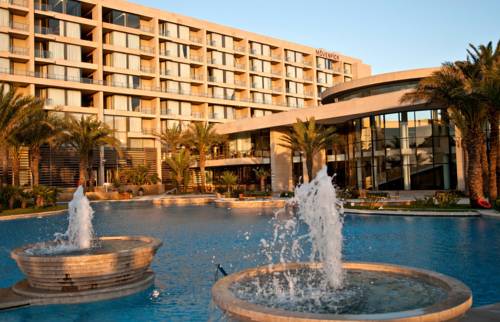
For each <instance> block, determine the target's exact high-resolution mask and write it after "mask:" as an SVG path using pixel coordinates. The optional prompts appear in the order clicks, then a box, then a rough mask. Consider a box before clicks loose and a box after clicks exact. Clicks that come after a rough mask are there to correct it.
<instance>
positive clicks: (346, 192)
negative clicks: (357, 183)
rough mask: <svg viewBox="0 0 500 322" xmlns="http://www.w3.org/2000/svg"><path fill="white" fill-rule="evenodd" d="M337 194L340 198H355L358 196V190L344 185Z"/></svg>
mask: <svg viewBox="0 0 500 322" xmlns="http://www.w3.org/2000/svg"><path fill="white" fill-rule="evenodd" d="M337 196H338V197H339V198H340V199H356V198H359V190H358V189H357V188H354V187H346V188H345V189H340V190H338V191H337Z"/></svg>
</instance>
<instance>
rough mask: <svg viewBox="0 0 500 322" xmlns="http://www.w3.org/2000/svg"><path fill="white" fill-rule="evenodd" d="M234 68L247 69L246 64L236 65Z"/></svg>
mask: <svg viewBox="0 0 500 322" xmlns="http://www.w3.org/2000/svg"><path fill="white" fill-rule="evenodd" d="M234 67H235V68H237V69H245V64H240V63H234Z"/></svg>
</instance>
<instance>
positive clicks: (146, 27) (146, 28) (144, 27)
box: [139, 24, 155, 34]
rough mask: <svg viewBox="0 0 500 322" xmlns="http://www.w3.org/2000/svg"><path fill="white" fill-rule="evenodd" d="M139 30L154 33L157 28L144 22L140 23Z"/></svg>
mask: <svg viewBox="0 0 500 322" xmlns="http://www.w3.org/2000/svg"><path fill="white" fill-rule="evenodd" d="M139 30H140V31H144V32H147V33H150V34H151V33H154V31H155V28H154V27H152V26H149V25H143V24H140V25H139Z"/></svg>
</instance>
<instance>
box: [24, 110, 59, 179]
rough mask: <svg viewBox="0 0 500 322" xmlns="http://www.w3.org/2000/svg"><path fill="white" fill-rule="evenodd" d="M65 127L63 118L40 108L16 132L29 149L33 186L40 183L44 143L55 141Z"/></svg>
mask: <svg viewBox="0 0 500 322" xmlns="http://www.w3.org/2000/svg"><path fill="white" fill-rule="evenodd" d="M63 127H64V120H63V118H61V117H59V116H57V115H56V114H54V113H50V112H47V111H44V110H43V109H38V110H37V111H36V112H35V113H33V114H31V115H30V116H28V117H26V118H25V119H24V121H23V125H22V126H21V129H20V130H19V131H18V132H17V134H15V138H16V140H17V141H18V142H20V143H22V145H23V146H25V147H27V148H28V149H29V157H30V162H29V163H30V170H31V174H32V180H31V184H32V186H37V185H39V183H40V172H39V171H40V170H39V165H40V160H41V151H40V149H41V147H42V145H44V144H53V143H55V142H56V141H57V139H58V138H59V137H60V136H61V135H62V133H63Z"/></svg>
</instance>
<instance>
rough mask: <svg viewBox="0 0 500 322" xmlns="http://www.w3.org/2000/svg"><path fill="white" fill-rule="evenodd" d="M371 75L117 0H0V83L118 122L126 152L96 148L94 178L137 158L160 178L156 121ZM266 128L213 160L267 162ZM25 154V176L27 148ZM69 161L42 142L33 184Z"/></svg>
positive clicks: (63, 170) (67, 181)
mask: <svg viewBox="0 0 500 322" xmlns="http://www.w3.org/2000/svg"><path fill="white" fill-rule="evenodd" d="M370 73H371V71H370V66H368V65H366V64H363V63H362V62H361V61H360V60H359V59H355V58H352V57H348V56H344V55H341V54H339V53H334V52H328V51H326V50H323V49H316V48H311V47H307V46H303V45H299V44H295V43H291V42H287V41H284V40H279V39H275V38H271V37H267V36H263V35H258V34H255V33H251V32H247V31H243V30H239V29H235V28H230V27H226V26H221V25H218V24H215V23H211V22H207V21H203V20H199V19H195V18H190V17H186V16H181V15H177V14H173V13H169V12H164V11H161V10H157V9H154V8H147V7H144V6H140V5H137V4H134V3H130V2H125V1H120V0H111V1H103V0H81V1H76V0H30V1H28V0H0V82H6V83H8V84H12V85H15V86H16V87H17V89H18V91H20V92H21V93H23V94H31V95H35V96H37V97H40V98H42V99H44V100H45V108H46V109H47V110H49V111H50V110H54V109H56V108H57V110H58V111H57V113H63V112H64V113H71V114H73V115H74V116H76V117H80V116H81V115H95V116H96V117H97V118H98V119H99V120H102V121H103V122H105V123H106V124H108V125H109V126H110V127H111V128H113V129H114V130H116V136H117V138H118V139H119V140H120V141H121V142H122V145H123V147H124V150H125V152H126V153H125V156H124V157H118V156H117V155H116V154H114V153H113V152H112V151H108V150H107V149H101V151H100V153H98V157H97V158H95V160H94V169H95V177H97V178H98V183H99V184H103V183H104V182H110V181H111V179H112V177H113V174H114V172H115V171H116V170H117V169H120V168H126V167H131V166H136V165H138V164H147V165H148V166H149V167H150V171H151V172H157V173H158V174H159V176H160V177H163V180H164V181H165V180H166V173H167V171H168V169H166V168H165V166H164V165H163V162H162V160H163V158H164V157H165V155H164V153H163V152H162V148H161V146H160V142H159V141H158V140H157V139H156V138H155V136H154V135H153V134H154V133H159V132H161V130H162V129H165V128H167V127H172V126H177V125H180V126H181V127H183V128H185V127H186V126H188V124H189V123H190V122H197V121H206V122H214V123H221V124H227V123H228V122H234V121H237V123H238V122H239V123H238V124H244V123H247V122H249V120H251V121H252V124H253V122H257V123H259V122H260V121H259V119H260V118H266V117H270V116H275V114H278V113H282V112H287V111H291V110H294V111H297V110H298V109H308V108H312V109H316V108H318V107H317V106H320V105H321V104H322V102H321V95H322V93H324V92H325V91H326V90H327V89H328V88H330V87H332V86H334V85H337V84H341V83H344V82H347V81H351V80H355V79H358V78H363V77H366V76H369V75H370ZM296 114H297V115H300V114H301V112H298V113H296ZM280 115H281V114H278V115H276V116H275V119H280V118H281V116H280ZM294 115H295V114H294ZM234 126H236V125H234ZM220 128H221V129H223V128H224V126H221V127H220ZM273 133H274V132H273V131H271V132H269V130H268V129H267V130H263V131H261V132H258V131H257V132H256V131H252V132H248V131H245V132H244V133H239V134H231V141H230V143H229V144H228V145H227V146H226V147H224V149H223V150H224V151H219V153H214V157H213V158H214V159H217V158H218V159H219V160H211V161H210V163H211V164H210V167H211V168H216V167H225V166H229V165H240V166H242V167H241V169H243V170H240V172H241V171H247V170H248V169H247V168H246V165H249V164H250V165H251V164H263V165H264V164H269V162H267V161H268V160H269V159H270V157H271V156H270V155H269V152H270V150H269V149H268V148H267V147H268V146H269V140H270V139H269V138H270V137H269V135H271V140H272V136H273ZM224 159H231V160H230V161H227V160H226V161H224ZM23 160H24V161H23V162H22V163H21V170H22V174H23V176H22V178H21V179H22V182H23V183H28V182H29V177H30V176H29V168H28V166H27V162H28V161H27V155H26V154H24V155H23ZM238 160H239V161H238ZM77 168H78V160H77V158H76V156H75V155H74V154H73V153H72V152H71V151H69V150H65V149H64V147H58V149H55V148H51V147H45V148H44V150H43V160H42V164H41V169H40V170H41V184H45V185H56V186H74V185H75V183H76V182H77V176H78V172H77ZM244 169H247V170H244ZM215 172H217V171H215ZM211 173H213V171H211ZM242 175H243V174H242ZM274 186H275V185H274V184H273V187H274Z"/></svg>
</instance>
